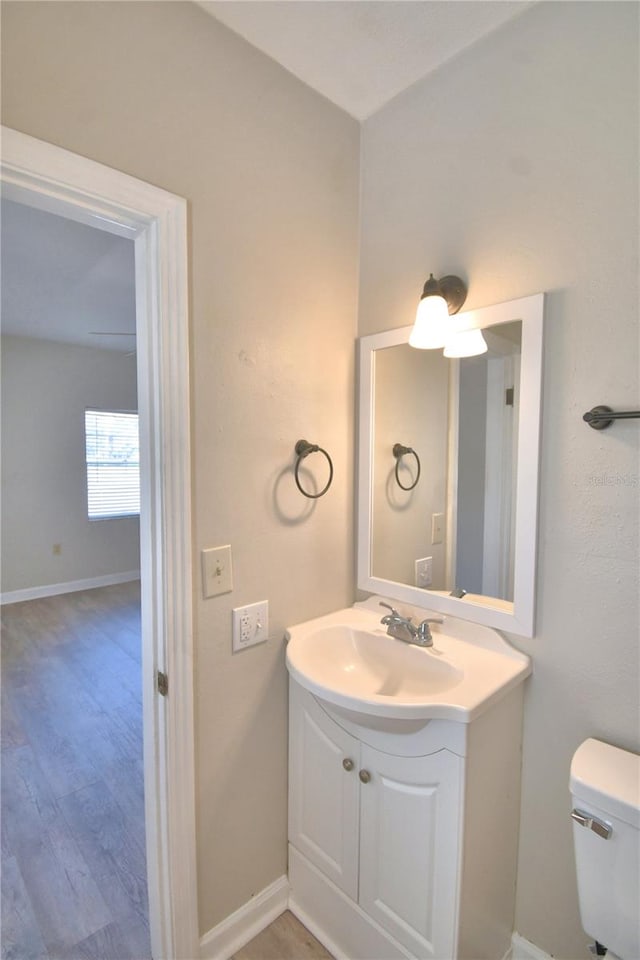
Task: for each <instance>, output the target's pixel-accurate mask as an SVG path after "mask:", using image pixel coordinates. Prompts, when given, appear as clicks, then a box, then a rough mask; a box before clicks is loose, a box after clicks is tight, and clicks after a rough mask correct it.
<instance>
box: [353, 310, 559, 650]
mask: <svg viewBox="0 0 640 960" xmlns="http://www.w3.org/2000/svg"><path fill="white" fill-rule="evenodd" d="M543 302H544V296H543V294H537V295H536V296H532V297H525V298H522V299H520V300H514V301H511V302H509V303H502V304H497V305H495V306H491V307H483V308H481V309H478V310H473V311H467V312H465V313H464V314H460V315H459V316H460V319H461V320H462V321H463V322H464V326H465V327H468V328H470V329H471V328H481V329H482V330H483V334H484V337H485V340H486V341H487V345H488V351H487V353H486V354H483V355H481V356H477V357H469V358H464V359H457V360H450V359H447V358H445V357H444V355H443V353H442V351H441V350H414V349H413V348H412V347H409V345H408V339H409V334H410V332H411V327H403V328H400V329H396V330H390V331H386V332H384V333H379V334H372V335H371V336H367V337H362V338H361V339H360V341H359V381H360V408H359V477H358V497H359V503H358V587H359V588H360V589H361V590H366V591H368V592H370V593H377V594H380V595H382V596H385V597H390V598H394V599H396V600H398V601H405V602H407V603H411V604H413V605H415V606H418V607H424V608H427V609H429V610H434V611H437V612H440V613H443V614H450V615H453V616H458V617H461V618H463V619H466V620H472V621H475V622H476V623H482V624H484V625H486V626H492V627H495V628H497V629H502V630H505V631H508V632H511V633H514V634H519V635H521V636H527V637H530V636H533V629H534V598H535V568H536V518H537V500H538V457H539V431H540V397H541V373H542V328H543ZM397 445H400V448H402V447H404V448H410V449H411V452H405V453H401V454H400V455H399V456H396V455H395V454H394V447H395V448H396V450H395V453H398V452H399V447H398V446H397ZM414 451H415V452H414ZM462 591H465V593H464V596H462V597H458V596H453V595H452V594H453V593H454V592H458V593H460V592H462Z"/></svg>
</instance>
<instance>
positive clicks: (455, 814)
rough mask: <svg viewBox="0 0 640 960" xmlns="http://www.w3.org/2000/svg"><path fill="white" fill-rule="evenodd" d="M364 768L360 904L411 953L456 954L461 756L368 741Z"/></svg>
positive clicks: (451, 955)
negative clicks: (392, 748)
mask: <svg viewBox="0 0 640 960" xmlns="http://www.w3.org/2000/svg"><path fill="white" fill-rule="evenodd" d="M361 769H362V770H364V771H365V772H366V773H367V774H369V775H370V779H369V780H368V782H366V783H364V784H363V785H362V787H361V808H360V816H361V820H360V898H359V899H360V906H361V907H362V908H363V909H364V910H365V911H366V912H367V913H368V914H369V916H371V917H373V919H375V920H377V921H378V923H379V924H380V925H381V926H382V927H384V929H385V930H387V931H388V932H389V933H390V934H391V935H392V936H393V937H395V938H396V940H397V941H399V943H401V944H402V945H403V946H404V947H405V948H406V949H407V950H409V951H410V953H411V954H412V955H413V956H414V957H420V958H423V957H428V958H430V957H437V958H443V957H454V956H455V948H456V943H455V939H456V935H455V931H456V927H457V922H456V920H457V882H458V876H459V836H460V829H461V824H460V815H461V810H462V784H463V761H462V760H461V759H460V758H459V757H457V756H455V754H452V753H449V752H448V751H446V750H441V751H439V752H438V753H435V754H432V755H431V756H428V757H412V758H405V757H394V756H390V755H389V754H385V753H381V752H379V751H377V750H374V749H372V748H371V747H368V746H365V745H363V746H362V753H361ZM365 779H366V778H365Z"/></svg>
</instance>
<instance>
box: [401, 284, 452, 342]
mask: <svg viewBox="0 0 640 960" xmlns="http://www.w3.org/2000/svg"><path fill="white" fill-rule="evenodd" d="M449 322H450V317H449V308H448V307H447V301H446V300H445V299H444V297H440V296H437V295H436V296H433V295H431V296H426V297H423V298H422V300H421V301H420V303H419V304H418V310H417V312H416V321H415V323H414V325H413V330H412V331H411V335H410V337H409V346H411V347H417V349H418V350H437V349H438V348H442V347H444V345H445V343H446V342H447V340H448V338H449V335H450V332H451V328H450V325H449Z"/></svg>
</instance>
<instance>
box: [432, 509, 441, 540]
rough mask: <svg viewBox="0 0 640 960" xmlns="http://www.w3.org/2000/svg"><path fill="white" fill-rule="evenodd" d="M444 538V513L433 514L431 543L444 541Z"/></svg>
mask: <svg viewBox="0 0 640 960" xmlns="http://www.w3.org/2000/svg"><path fill="white" fill-rule="evenodd" d="M443 540H444V513H432V514H431V543H442V541H443Z"/></svg>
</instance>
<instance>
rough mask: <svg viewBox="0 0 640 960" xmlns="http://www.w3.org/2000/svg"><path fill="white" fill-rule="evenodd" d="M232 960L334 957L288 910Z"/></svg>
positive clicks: (330, 958)
mask: <svg viewBox="0 0 640 960" xmlns="http://www.w3.org/2000/svg"><path fill="white" fill-rule="evenodd" d="M231 960H332V957H331V954H330V953H327V951H326V950H325V948H324V947H323V946H322V944H321V943H320V942H319V941H318V940H316V938H315V937H314V936H313V935H312V934H311V933H309V931H308V930H307V928H306V927H304V926H303V925H302V924H301V923H300V921H299V920H297V919H296V918H295V917H294V915H293V914H292V913H290V912H289V910H287V911H285V913H283V914H282V915H281V916H279V917H278V918H277V919H276V920H274V921H273V923H272V924H270V925H269V926H268V927H267V928H266V930H263V931H262V933H259V934H258V936H257V937H254V939H253V940H251V941H250V942H249V943H248V944H247V945H246V946H245V947H243V948H242V950H238V952H237V953H235V954H234V955H233V957H232V958H231Z"/></svg>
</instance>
